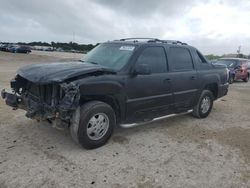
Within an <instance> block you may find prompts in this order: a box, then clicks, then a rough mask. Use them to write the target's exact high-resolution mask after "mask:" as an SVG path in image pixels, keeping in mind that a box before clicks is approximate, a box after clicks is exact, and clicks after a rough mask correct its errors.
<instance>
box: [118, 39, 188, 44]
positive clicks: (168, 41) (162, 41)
mask: <svg viewBox="0 0 250 188" xmlns="http://www.w3.org/2000/svg"><path fill="white" fill-rule="evenodd" d="M139 40H144V41H145V42H161V43H169V44H180V45H187V43H184V42H181V41H178V40H160V39H157V38H124V39H119V40H115V41H132V42H139Z"/></svg>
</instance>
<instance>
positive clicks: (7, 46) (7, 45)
mask: <svg viewBox="0 0 250 188" xmlns="http://www.w3.org/2000/svg"><path fill="white" fill-rule="evenodd" d="M9 47H10V45H9V44H2V45H1V46H0V51H4V52H9Z"/></svg>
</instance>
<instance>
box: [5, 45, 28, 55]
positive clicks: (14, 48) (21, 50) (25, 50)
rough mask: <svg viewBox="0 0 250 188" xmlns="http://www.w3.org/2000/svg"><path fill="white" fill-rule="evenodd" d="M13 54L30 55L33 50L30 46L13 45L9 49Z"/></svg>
mask: <svg viewBox="0 0 250 188" xmlns="http://www.w3.org/2000/svg"><path fill="white" fill-rule="evenodd" d="M9 51H10V52H12V53H30V52H31V49H30V48H29V47H28V46H19V45H13V46H11V47H10V48H9Z"/></svg>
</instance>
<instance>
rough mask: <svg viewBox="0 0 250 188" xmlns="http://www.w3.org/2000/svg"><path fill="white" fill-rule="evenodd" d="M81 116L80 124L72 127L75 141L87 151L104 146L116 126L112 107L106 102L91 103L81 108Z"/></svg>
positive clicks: (71, 130)
mask: <svg viewBox="0 0 250 188" xmlns="http://www.w3.org/2000/svg"><path fill="white" fill-rule="evenodd" d="M79 116H80V117H79V118H80V119H79V124H78V123H73V124H72V125H71V127H70V132H71V135H72V137H73V139H74V140H75V141H77V142H78V143H79V144H80V145H82V146H83V147H84V148H86V149H94V148H98V147H100V146H103V145H104V144H105V143H106V142H107V141H108V140H109V138H110V137H111V135H112V133H113V129H114V127H115V124H116V118H115V113H114V111H113V109H112V107H111V106H110V105H108V104H106V103H104V102H100V101H91V102H88V103H86V104H84V105H83V106H81V108H80V112H79Z"/></svg>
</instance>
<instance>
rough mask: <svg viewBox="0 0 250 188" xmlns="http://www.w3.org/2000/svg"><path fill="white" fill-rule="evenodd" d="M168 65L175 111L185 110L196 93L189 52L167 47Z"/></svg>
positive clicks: (183, 49) (195, 73)
mask: <svg viewBox="0 0 250 188" xmlns="http://www.w3.org/2000/svg"><path fill="white" fill-rule="evenodd" d="M167 54H168V63H169V67H170V72H171V74H172V75H173V76H172V85H173V94H174V106H175V109H177V111H178V110H185V109H188V108H190V107H192V106H193V103H194V101H195V97H196V94H197V91H198V82H197V71H196V69H195V67H194V62H193V59H192V56H191V52H190V50H189V49H188V48H186V47H182V46H180V47H176V46H173V47H169V48H168V53H167Z"/></svg>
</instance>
